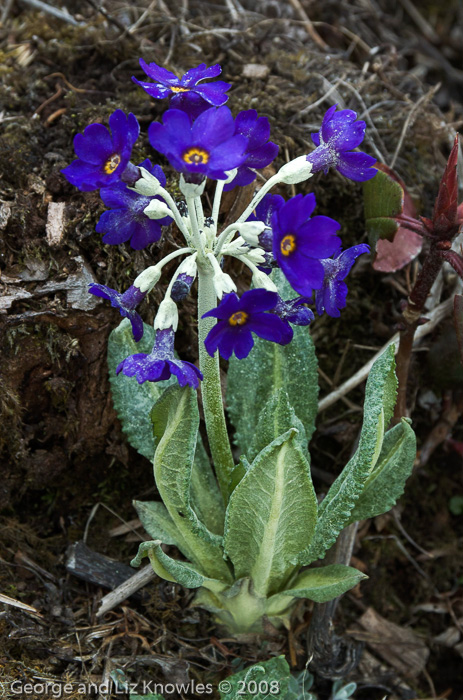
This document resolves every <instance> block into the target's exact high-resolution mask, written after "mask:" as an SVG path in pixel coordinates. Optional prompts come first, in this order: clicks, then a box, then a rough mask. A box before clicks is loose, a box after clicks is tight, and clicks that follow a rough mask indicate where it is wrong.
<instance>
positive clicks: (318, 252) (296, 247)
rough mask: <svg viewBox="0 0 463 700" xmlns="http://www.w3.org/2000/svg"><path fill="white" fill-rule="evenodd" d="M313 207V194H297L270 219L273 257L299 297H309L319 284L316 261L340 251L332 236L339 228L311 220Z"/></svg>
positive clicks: (325, 218)
mask: <svg viewBox="0 0 463 700" xmlns="http://www.w3.org/2000/svg"><path fill="white" fill-rule="evenodd" d="M315 205H316V201H315V196H314V195H313V194H308V195H306V196H305V197H304V196H303V195H302V194H298V195H296V196H295V197H292V198H291V199H290V200H289V201H288V202H286V203H285V204H283V206H282V207H280V208H279V209H278V210H276V211H275V212H274V214H273V217H272V229H273V255H274V257H275V258H276V260H277V262H278V264H279V266H280V268H281V269H282V270H283V272H284V274H285V276H286V278H287V280H288V282H289V283H290V285H291V286H292V287H293V289H295V290H296V292H299V294H302V295H303V296H311V294H312V292H313V290H314V289H320V287H321V286H322V284H323V280H324V277H325V271H324V268H323V265H322V263H321V261H320V259H321V258H328V257H329V256H331V255H334V254H335V253H337V252H338V250H339V248H340V247H341V240H340V238H338V236H336V235H335V233H336V231H338V230H339V228H340V224H339V223H338V222H337V221H335V220H334V219H330V218H329V217H328V216H314V217H313V218H312V219H311V218H310V215H311V214H312V212H313V210H314V209H315Z"/></svg>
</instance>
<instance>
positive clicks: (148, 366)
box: [116, 328, 203, 389]
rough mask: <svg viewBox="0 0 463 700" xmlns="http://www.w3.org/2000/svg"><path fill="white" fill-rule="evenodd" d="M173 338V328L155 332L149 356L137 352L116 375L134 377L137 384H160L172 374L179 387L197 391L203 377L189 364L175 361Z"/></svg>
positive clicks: (127, 358) (124, 361)
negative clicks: (187, 386) (186, 386)
mask: <svg viewBox="0 0 463 700" xmlns="http://www.w3.org/2000/svg"><path fill="white" fill-rule="evenodd" d="M174 337H175V333H174V330H173V328H163V329H162V330H157V331H156V338H155V341H154V346H153V349H152V351H151V352H150V354H149V355H148V354H146V353H144V352H139V353H137V354H135V355H130V356H129V357H126V358H125V360H123V361H122V362H121V363H120V365H119V366H118V367H117V369H116V374H119V373H120V372H122V373H123V374H125V375H126V376H127V377H134V376H135V377H136V378H137V382H138V383H139V384H143V382H160V381H162V380H163V379H169V377H170V376H171V374H173V375H175V376H176V377H177V381H178V383H179V384H180V386H185V385H186V384H189V385H190V386H192V387H193V389H197V388H198V386H199V380H200V379H202V378H203V375H202V374H201V372H200V371H199V369H198V368H197V367H196V366H195V365H193V364H192V363H191V362H184V361H183V360H177V358H176V357H175V355H174Z"/></svg>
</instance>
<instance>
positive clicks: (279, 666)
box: [219, 656, 291, 700]
mask: <svg viewBox="0 0 463 700" xmlns="http://www.w3.org/2000/svg"><path fill="white" fill-rule="evenodd" d="M290 677H291V674H290V669H289V665H288V662H287V661H286V659H285V657H284V656H277V657H274V658H272V659H269V660H268V661H263V662H262V663H258V664H255V665H254V666H250V667H249V668H245V669H244V670H243V671H240V672H239V673H234V674H233V676H229V677H228V678H227V679H226V682H225V683H224V682H222V684H221V683H219V692H220V699H221V700H235V699H236V698H242V699H243V700H269V698H272V697H276V698H281V700H285V698H286V693H287V690H288V684H289V680H290ZM272 682H273V685H271V683H272ZM221 688H223V690H222V689H221ZM248 689H249V692H248Z"/></svg>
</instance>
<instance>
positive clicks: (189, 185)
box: [178, 175, 206, 199]
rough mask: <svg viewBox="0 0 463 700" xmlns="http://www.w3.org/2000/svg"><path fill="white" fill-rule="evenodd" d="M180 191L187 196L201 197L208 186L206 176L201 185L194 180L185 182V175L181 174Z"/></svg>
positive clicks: (188, 197)
mask: <svg viewBox="0 0 463 700" xmlns="http://www.w3.org/2000/svg"><path fill="white" fill-rule="evenodd" d="M178 186H179V189H180V192H181V193H182V194H183V195H184V196H185V197H186V198H187V199H192V198H193V197H201V195H202V194H203V192H204V188H205V187H206V178H204V180H203V181H202V182H200V183H199V185H197V184H195V183H194V182H185V178H184V177H183V175H180V181H179V183H178Z"/></svg>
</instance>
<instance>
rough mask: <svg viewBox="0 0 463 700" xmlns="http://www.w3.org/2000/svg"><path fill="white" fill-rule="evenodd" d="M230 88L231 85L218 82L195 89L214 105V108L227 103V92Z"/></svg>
mask: <svg viewBox="0 0 463 700" xmlns="http://www.w3.org/2000/svg"><path fill="white" fill-rule="evenodd" d="M230 88H231V84H230V83H224V82H223V81H222V80H216V81H215V83H206V84H205V85H197V86H196V87H195V92H197V93H198V95H200V96H201V97H202V98H203V99H204V100H206V102H209V104H211V105H214V107H220V106H221V105H223V104H225V102H227V100H228V95H225V92H226V91H227V90H229V89H230Z"/></svg>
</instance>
